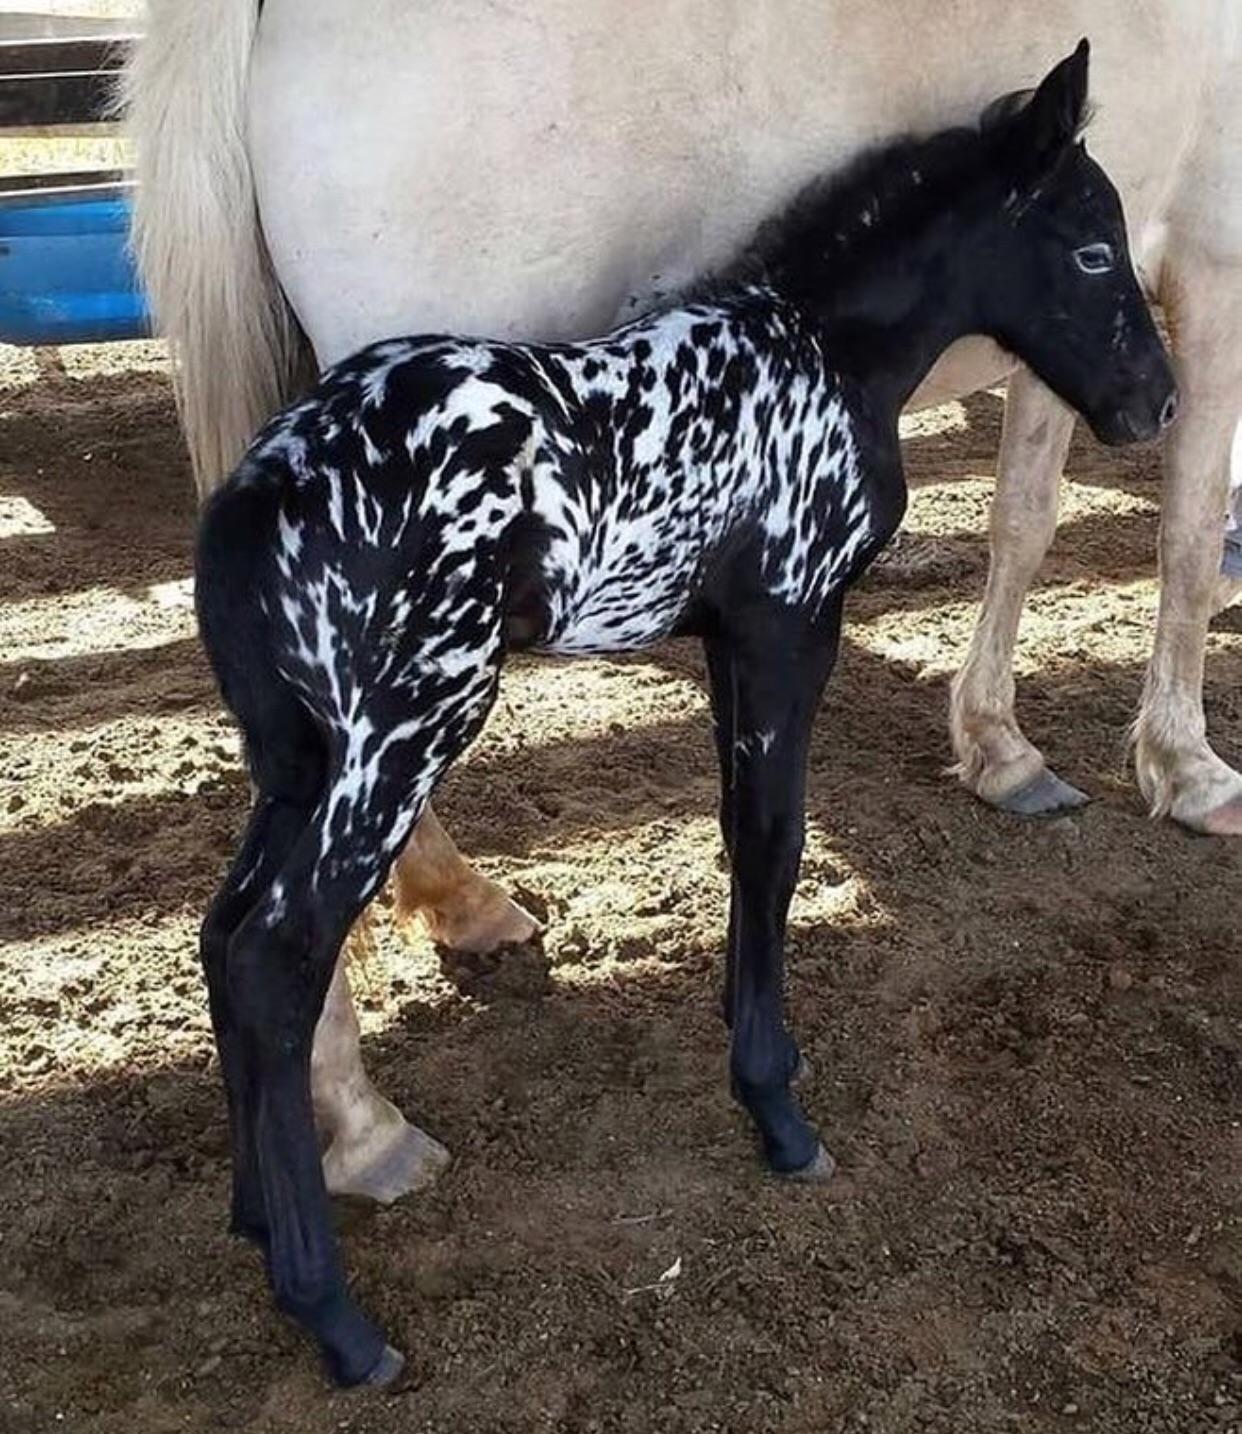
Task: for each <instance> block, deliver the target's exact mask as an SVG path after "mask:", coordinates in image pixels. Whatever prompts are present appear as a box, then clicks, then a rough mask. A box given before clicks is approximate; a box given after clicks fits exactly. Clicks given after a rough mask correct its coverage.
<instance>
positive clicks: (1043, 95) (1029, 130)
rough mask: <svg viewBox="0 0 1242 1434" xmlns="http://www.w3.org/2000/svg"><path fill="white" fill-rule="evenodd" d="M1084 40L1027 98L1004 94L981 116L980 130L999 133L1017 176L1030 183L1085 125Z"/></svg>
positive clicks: (1060, 155) (1088, 52)
mask: <svg viewBox="0 0 1242 1434" xmlns="http://www.w3.org/2000/svg"><path fill="white" fill-rule="evenodd" d="M1090 58H1091V46H1090V45H1089V44H1088V43H1087V41H1086V40H1080V41H1079V42H1078V48H1077V49H1076V50H1075V51H1074V53H1073V54H1072V55H1069V56H1067V57H1066V58H1065V59H1064V60H1062V61H1061V63H1060V64H1059V65H1057V66H1056V67H1055V68H1054V69H1053V70H1051V71H1050V72H1049V74H1048V75H1047V77H1046V78H1045V79H1044V81H1043V83H1042V84H1041V85H1040V86H1039V88H1038V89H1037V90H1035V91H1034V92H1033V93H1032V92H1031V91H1029V90H1027V91H1025V92H1023V93H1021V94H1016V95H1006V96H1005V97H1004V98H1003V99H1000V100H997V101H996V102H995V104H993V105H991V106H989V108H988V109H987V110H986V111H985V112H984V116H983V128H984V129H985V130H999V131H1000V132H1001V134H1002V137H1003V141H1004V150H1005V153H1006V157H1007V158H1008V159H1009V161H1010V162H1011V163H1012V164H1013V165H1014V166H1015V167H1016V168H1017V170H1018V177H1019V178H1022V179H1025V180H1029V181H1035V180H1038V179H1041V178H1043V176H1044V175H1046V174H1048V173H1050V172H1051V171H1052V170H1053V169H1055V168H1056V166H1057V165H1058V164H1059V163H1060V161H1061V159H1062V158H1063V157H1064V156H1065V154H1066V153H1067V151H1068V150H1069V148H1070V147H1071V145H1073V143H1074V141H1075V140H1076V139H1077V138H1078V135H1079V134H1080V132H1081V131H1082V128H1083V126H1084V125H1085V124H1086V122H1087V72H1088V68H1089V63H1090Z"/></svg>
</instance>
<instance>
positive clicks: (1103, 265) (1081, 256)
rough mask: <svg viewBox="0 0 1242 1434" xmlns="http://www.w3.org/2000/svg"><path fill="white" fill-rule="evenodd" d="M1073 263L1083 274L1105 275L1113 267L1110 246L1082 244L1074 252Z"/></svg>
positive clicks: (1111, 248)
mask: <svg viewBox="0 0 1242 1434" xmlns="http://www.w3.org/2000/svg"><path fill="white" fill-rule="evenodd" d="M1074 263H1075V264H1077V265H1078V267H1079V268H1080V269H1081V270H1082V272H1083V273H1084V274H1107V273H1108V271H1109V270H1110V269H1111V268H1112V267H1113V246H1112V245H1111V244H1103V243H1101V244H1084V245H1083V246H1082V248H1081V249H1075V250H1074Z"/></svg>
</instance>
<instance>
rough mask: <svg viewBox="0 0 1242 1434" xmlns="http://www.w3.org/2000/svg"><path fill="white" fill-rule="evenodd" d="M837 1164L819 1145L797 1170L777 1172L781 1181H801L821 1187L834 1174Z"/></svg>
mask: <svg viewBox="0 0 1242 1434" xmlns="http://www.w3.org/2000/svg"><path fill="white" fill-rule="evenodd" d="M836 1169H837V1162H836V1161H835V1160H834V1159H833V1158H832V1156H831V1155H829V1154H828V1152H827V1151H826V1150H825V1149H824V1147H823V1146H822V1145H821V1146H820V1147H819V1148H818V1149H817V1150H816V1152H815V1154H814V1155H813V1156H812V1157H811V1159H810V1160H809V1161H807V1163H806V1164H805V1165H803V1166H800V1167H799V1168H798V1169H797V1170H778V1171H777V1172H776V1173H777V1174H778V1175H779V1176H780V1178H781V1179H782V1180H803V1181H806V1182H807V1183H808V1184H815V1185H822V1184H824V1182H825V1181H828V1180H831V1179H832V1177H833V1175H834V1174H835V1173H836Z"/></svg>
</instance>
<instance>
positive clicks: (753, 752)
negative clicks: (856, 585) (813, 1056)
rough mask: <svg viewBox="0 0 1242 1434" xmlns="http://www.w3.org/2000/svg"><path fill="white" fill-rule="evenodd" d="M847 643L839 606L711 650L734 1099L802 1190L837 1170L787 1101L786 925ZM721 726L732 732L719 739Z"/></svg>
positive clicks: (745, 629)
mask: <svg viewBox="0 0 1242 1434" xmlns="http://www.w3.org/2000/svg"><path fill="white" fill-rule="evenodd" d="M839 633H840V603H839V602H836V603H834V604H833V608H832V611H831V613H830V614H829V616H828V619H827V620H826V621H825V622H824V623H822V624H818V625H815V626H813V627H812V626H809V625H808V624H807V622H806V620H805V618H804V617H803V616H802V615H801V614H799V613H796V612H790V611H788V610H786V609H777V608H771V609H767V610H765V611H763V612H761V613H759V614H756V613H755V612H754V611H751V612H749V613H748V614H747V615H746V617H745V619H744V621H742V622H739V623H738V624H735V625H733V626H732V627H730V628H729V629H727V630H726V631H725V632H723V633H721V634H720V635H718V636H715V637H713V638H711V639H710V640H709V643H708V650H709V676H710V679H711V684H712V694H713V705H714V707H715V710H716V713H717V723H718V741H719V742H720V743H721V776H722V781H723V782H724V783H725V784H726V788H727V790H726V793H725V796H724V799H723V801H722V805H721V816H722V822H723V823H724V824H725V828H726V829H725V844H726V846H727V847H728V849H729V851H730V854H731V861H732V868H733V891H732V903H731V905H732V910H731V917H730V934H729V945H730V950H729V955H728V961H729V979H728V982H727V987H726V991H727V994H726V1000H727V1001H728V1003H729V1008H730V1009H729V1023H730V1027H731V1050H730V1058H729V1065H730V1073H731V1076H732V1082H733V1090H734V1093H735V1095H736V1096H737V1098H738V1099H739V1100H740V1101H741V1103H742V1104H743V1105H744V1106H745V1107H746V1109H747V1110H748V1111H749V1112H750V1115H751V1117H752V1118H753V1119H754V1121H755V1124H756V1126H757V1127H758V1130H759V1135H760V1138H761V1139H762V1141H763V1148H764V1154H765V1156H766V1158H767V1161H768V1164H769V1165H770V1166H771V1168H772V1169H773V1170H775V1171H776V1172H778V1173H779V1174H783V1175H798V1176H802V1177H804V1178H822V1177H824V1176H826V1175H828V1174H829V1173H830V1172H831V1170H832V1161H831V1159H830V1157H829V1156H828V1154H827V1152H826V1151H825V1150H824V1148H823V1146H822V1145H821V1144H820V1142H819V1138H818V1136H817V1135H816V1134H815V1132H814V1130H812V1128H811V1126H810V1125H809V1124H808V1123H807V1120H806V1117H805V1116H804V1115H803V1113H802V1110H801V1108H800V1106H799V1104H798V1101H797V1098H796V1097H795V1096H794V1095H793V1093H792V1091H791V1089H790V1086H791V1083H792V1081H793V1079H794V1077H795V1076H796V1074H797V1072H798V1068H799V1065H800V1055H799V1052H798V1047H797V1045H796V1044H795V1042H794V1040H793V1038H792V1037H791V1036H790V1034H789V1031H788V1029H787V1028H786V1025H785V1015H784V944H785V922H786V916H787V914H788V910H789V902H790V899H791V897H792V895H793V889H794V885H795V883H796V881H797V878H798V867H799V864H800V862H801V857H802V841H803V828H804V823H805V810H804V809H805V794H806V760H807V748H808V744H809V738H810V731H811V724H812V721H813V719H814V715H815V710H816V707H817V706H818V703H819V696H820V692H821V691H822V689H823V684H824V681H825V680H826V678H827V675H828V672H829V670H830V669H831V666H832V663H833V660H834V658H835V656H836V650H837V643H838V640H839ZM722 717H723V718H724V719H725V720H726V721H727V722H728V723H729V729H728V730H719V728H720V720H721V718H722ZM726 744H727V745H726Z"/></svg>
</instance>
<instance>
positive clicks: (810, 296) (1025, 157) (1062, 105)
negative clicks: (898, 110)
mask: <svg viewBox="0 0 1242 1434" xmlns="http://www.w3.org/2000/svg"><path fill="white" fill-rule="evenodd" d="M1087 64H1088V46H1087V42H1086V41H1085V40H1084V41H1083V42H1082V43H1081V44H1080V45H1079V47H1078V49H1077V50H1076V51H1075V52H1074V53H1073V54H1072V55H1071V56H1070V57H1069V58H1068V59H1066V60H1063V61H1062V62H1061V63H1060V64H1059V65H1057V67H1056V68H1055V69H1054V70H1053V71H1052V72H1051V73H1050V74H1049V75H1048V77H1047V78H1046V79H1045V80H1044V82H1043V83H1042V84H1041V85H1040V86H1039V88H1038V89H1037V90H1035V91H1034V93H1033V94H1032V93H1027V94H1024V95H1013V96H1009V97H1007V98H1006V99H1003V100H998V101H997V102H996V103H995V104H994V105H992V106H991V107H990V108H989V110H988V111H987V113H986V114H985V115H984V117H983V120H982V121H981V123H980V125H979V126H978V127H976V128H973V129H967V128H963V129H953V130H945V131H943V132H941V133H939V134H934V135H931V136H930V137H929V138H926V139H903V140H898V141H897V142H895V143H893V144H889V145H886V146H884V147H883V148H881V149H878V150H875V151H873V152H871V153H869V154H864V155H863V156H861V158H860V159H858V160H857V161H856V162H855V164H854V165H852V166H851V167H850V168H849V169H847V170H846V171H845V173H843V174H839V175H836V176H834V177H833V178H831V179H829V180H827V181H826V182H821V183H818V184H814V185H812V186H810V188H808V189H807V190H806V191H804V193H803V194H802V195H800V196H799V197H798V199H796V200H795V201H794V203H793V205H792V206H791V207H790V208H789V210H788V211H786V213H785V214H784V215H782V216H781V217H780V218H779V219H777V220H776V221H774V222H773V223H772V224H770V225H768V226H767V227H766V228H765V229H764V230H763V231H761V232H760V234H759V236H758V239H757V241H756V243H755V246H754V248H753V249H752V250H751V252H750V253H749V255H748V256H747V257H746V258H745V259H744V260H743V263H742V265H741V271H742V272H743V273H746V272H748V271H749V272H752V273H753V272H755V271H758V272H759V273H760V274H762V275H763V276H764V277H765V278H766V279H767V280H768V281H769V282H771V283H773V284H774V285H775V286H776V287H777V288H778V289H780V290H782V291H783V292H785V293H786V294H787V295H789V296H790V297H792V298H793V299H794V300H795V302H796V303H798V304H799V306H800V307H802V308H803V309H804V310H805V311H808V312H810V313H811V314H813V315H814V316H815V317H816V318H817V319H818V321H819V322H820V323H821V324H822V325H823V327H824V330H825V335H826V338H827V340H828V351H829V353H830V355H831V356H832V357H833V359H834V361H835V362H838V363H842V364H845V365H848V364H850V363H852V364H853V366H854V367H855V368H856V369H859V370H860V371H866V372H867V373H869V374H871V375H874V376H876V377H877V378H883V377H884V376H885V375H888V376H889V377H890V378H891V380H892V386H893V387H894V389H895V391H898V392H900V393H901V395H902V396H903V397H906V396H908V393H909V391H910V390H911V389H912V388H913V386H914V383H915V382H917V380H918V378H920V377H921V376H922V374H923V373H925V372H926V368H927V367H928V366H929V365H930V362H931V359H932V358H934V357H935V354H936V352H938V351H939V348H941V347H943V345H944V344H945V343H946V342H948V340H949V339H951V338H954V337H958V336H960V335H963V334H968V333H983V334H988V335H990V336H991V337H993V338H995V339H996V340H997V341H998V342H999V343H1001V344H1002V345H1003V346H1004V347H1005V348H1007V349H1009V350H1010V352H1012V353H1014V354H1016V355H1017V356H1018V357H1019V358H1020V359H1022V360H1024V361H1025V362H1026V363H1027V364H1028V365H1029V366H1030V367H1031V368H1032V369H1034V370H1035V372H1036V373H1037V374H1038V375H1039V377H1040V378H1042V379H1043V380H1044V382H1045V383H1046V384H1048V386H1049V387H1050V388H1052V389H1053V390H1054V391H1055V392H1056V393H1058V394H1059V395H1060V396H1061V397H1062V398H1063V399H1065V401H1066V402H1067V403H1069V404H1070V405H1072V406H1073V407H1074V408H1076V409H1078V411H1079V412H1080V413H1082V415H1083V416H1084V417H1085V418H1086V420H1087V422H1088V423H1090V425H1091V427H1092V428H1093V429H1094V431H1095V433H1096V434H1097V436H1098V437H1100V438H1102V439H1103V440H1104V441H1105V442H1108V443H1125V442H1129V441H1131V440H1133V439H1138V438H1150V437H1152V436H1153V435H1154V434H1156V433H1157V432H1159V430H1160V429H1161V428H1163V427H1164V426H1165V425H1166V424H1167V423H1169V422H1170V421H1171V420H1172V418H1173V415H1174V412H1175V411H1176V407H1177V399H1176V391H1175V388H1174V383H1173V376H1172V373H1171V372H1170V369H1169V364H1168V358H1167V355H1166V354H1165V351H1164V347H1163V345H1162V344H1161V341H1160V337H1159V335H1158V333H1157V331H1156V327H1155V325H1154V323H1153V322H1152V319H1151V315H1150V313H1149V312H1148V309H1147V305H1146V302H1145V301H1144V298H1143V294H1142V292H1141V290H1140V288H1139V284H1138V280H1137V279H1136V278H1135V274H1134V269H1133V267H1132V265H1131V262H1130V250H1129V245H1128V243H1127V242H1126V230H1125V220H1124V217H1123V215H1122V212H1121V202H1120V200H1119V199H1118V197H1117V191H1116V190H1115V189H1114V188H1113V186H1112V184H1111V183H1110V181H1109V179H1108V176H1107V175H1106V174H1105V173H1104V171H1103V170H1102V169H1101V168H1100V166H1099V165H1098V164H1096V163H1095V161H1094V160H1092V159H1091V158H1090V157H1089V156H1088V155H1087V151H1086V148H1085V146H1084V145H1083V143H1082V141H1081V140H1080V138H1079V135H1080V133H1081V130H1082V128H1083V125H1084V123H1085V121H1086V108H1087ZM916 371H917V372H916Z"/></svg>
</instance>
